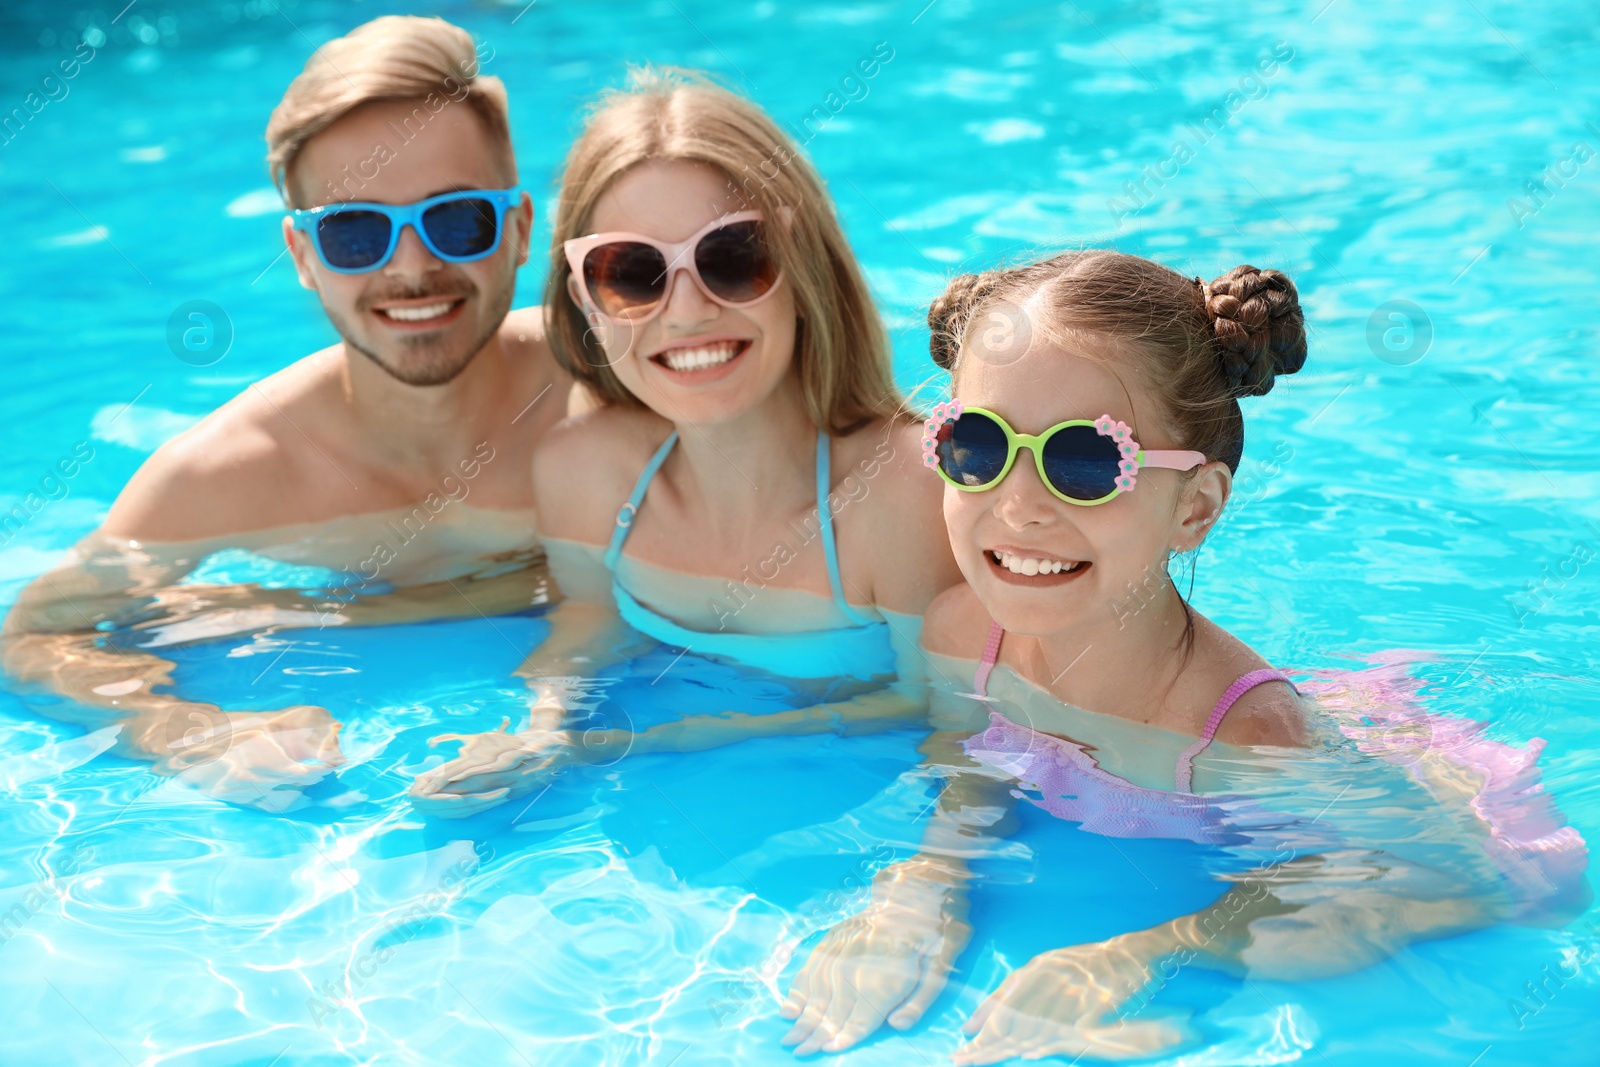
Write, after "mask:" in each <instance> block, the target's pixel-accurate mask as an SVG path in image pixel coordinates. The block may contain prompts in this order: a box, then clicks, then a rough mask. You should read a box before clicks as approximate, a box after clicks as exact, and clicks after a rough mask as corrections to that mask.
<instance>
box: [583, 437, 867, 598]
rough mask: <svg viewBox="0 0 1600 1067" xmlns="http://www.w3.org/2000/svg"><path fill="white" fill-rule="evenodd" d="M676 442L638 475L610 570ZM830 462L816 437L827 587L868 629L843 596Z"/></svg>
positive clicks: (824, 440) (824, 442) (608, 561)
mask: <svg viewBox="0 0 1600 1067" xmlns="http://www.w3.org/2000/svg"><path fill="white" fill-rule="evenodd" d="M677 443H678V434H677V431H673V433H672V434H670V435H669V436H668V437H667V439H666V440H665V441H663V442H661V447H660V448H658V449H656V454H655V455H653V456H651V457H650V462H649V463H646V464H645V465H644V470H642V471H640V472H639V480H638V481H636V482H635V483H634V484H633V493H632V494H630V495H629V497H628V502H627V503H626V504H624V505H622V507H621V508H619V509H618V510H617V528H616V529H615V530H613V531H612V532H611V543H610V544H609V545H607V546H606V552H605V556H604V557H603V559H604V561H605V565H606V569H607V570H609V571H611V572H613V573H615V572H616V569H617V560H618V559H620V558H621V557H622V546H623V543H624V542H626V541H627V540H628V534H629V533H630V532H632V530H633V522H634V520H635V519H636V518H637V517H638V515H639V505H640V504H642V503H643V502H644V494H645V492H646V491H647V490H648V489H649V488H650V482H651V480H652V479H654V478H655V476H656V472H657V471H659V470H660V469H661V465H662V464H663V463H665V462H666V461H667V456H668V454H669V453H671V451H672V447H673V446H674V445H676V444H677ZM831 459H832V452H831V448H830V442H829V440H828V435H827V434H825V433H819V434H817V529H818V530H819V531H820V532H821V534H822V551H823V554H824V555H825V556H826V557H827V560H828V585H829V586H830V587H831V588H832V589H833V602H834V603H835V604H837V605H838V607H839V610H840V611H841V612H843V613H844V616H845V618H847V619H849V620H850V621H851V622H853V623H855V624H856V625H858V626H867V625H871V624H872V623H873V621H874V620H873V619H870V618H868V617H867V616H865V615H863V614H861V612H859V611H857V610H856V609H855V608H853V607H851V606H850V602H849V601H848V600H846V599H845V596H844V581H843V579H841V578H840V576H839V550H838V548H837V547H836V546H835V545H834V541H833V512H832V510H831V509H830V508H829V507H828V495H829V491H830V489H831V488H832V486H833V477H832V471H831V470H830V467H831Z"/></svg>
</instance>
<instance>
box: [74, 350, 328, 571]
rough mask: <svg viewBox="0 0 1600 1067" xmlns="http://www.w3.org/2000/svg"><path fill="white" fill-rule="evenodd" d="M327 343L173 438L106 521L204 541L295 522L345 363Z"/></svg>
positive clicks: (140, 532) (169, 538)
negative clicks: (292, 503)
mask: <svg viewBox="0 0 1600 1067" xmlns="http://www.w3.org/2000/svg"><path fill="white" fill-rule="evenodd" d="M331 351H332V350H324V351H322V352H318V353H316V354H315V355H312V356H308V357H306V358H305V359H302V360H299V361H297V362H295V363H293V364H291V365H290V366H288V367H286V368H284V369H283V370H281V371H279V372H277V373H276V374H273V375H271V376H269V377H267V378H265V379H263V380H262V381H260V382H257V383H254V384H252V385H250V386H247V387H246V388H245V389H244V390H243V391H242V392H240V393H239V394H238V395H237V396H235V397H234V398H233V399H232V400H229V401H228V402H227V403H226V404H223V405H222V406H221V407H220V408H218V409H217V410H215V411H213V412H212V413H211V414H209V415H207V416H206V417H205V418H203V419H201V420H200V422H198V423H197V424H195V425H194V426H192V427H190V428H189V429H188V430H185V431H184V432H183V433H180V434H179V435H178V436H176V437H174V438H172V439H171V440H170V441H167V442H166V443H165V444H163V445H162V446H161V447H160V448H158V449H156V451H155V452H154V453H153V454H152V455H151V456H150V458H149V459H147V460H146V461H145V462H144V465H143V466H141V467H140V468H139V470H138V471H137V472H136V473H135V474H134V476H133V477H132V478H131V479H130V480H129V482H128V484H127V486H126V487H124V489H123V490H122V493H121V494H120V495H119V496H118V497H117V500H116V502H115V503H114V504H112V506H111V512H110V514H108V515H107V516H106V521H105V523H104V525H103V526H102V530H103V531H104V532H105V533H106V534H107V535H108V536H111V537H121V538H129V539H132V540H138V541H153V542H173V541H195V540H201V539H204V538H209V537H218V536H223V535H225V534H231V533H237V532H240V531H243V530H253V529H264V528H267V527H271V526H282V525H287V524H289V523H291V522H293V521H295V519H296V517H297V516H295V515H294V514H293V513H292V512H290V511H286V510H285V508H284V503H285V501H287V500H293V499H294V498H295V492H296V490H297V488H298V487H300V486H302V485H303V484H304V483H303V481H302V472H303V471H304V469H305V466H306V455H307V453H314V450H315V448H316V447H317V446H316V445H315V443H314V441H313V440H312V439H311V438H308V437H307V436H306V432H307V430H302V429H301V428H302V427H305V428H309V432H310V433H312V434H313V435H315V434H316V427H317V426H318V425H319V424H325V423H326V419H324V418H322V415H323V414H324V413H325V412H324V408H325V407H326V406H327V405H328V404H329V403H331V401H332V398H331V397H330V391H333V392H336V391H337V389H338V372H337V364H336V362H335V361H333V360H332V359H330V358H329V355H330V353H331Z"/></svg>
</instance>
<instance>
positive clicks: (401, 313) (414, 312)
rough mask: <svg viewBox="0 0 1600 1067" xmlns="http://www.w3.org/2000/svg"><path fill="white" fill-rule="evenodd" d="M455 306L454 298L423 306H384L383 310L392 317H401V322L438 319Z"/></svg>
mask: <svg viewBox="0 0 1600 1067" xmlns="http://www.w3.org/2000/svg"><path fill="white" fill-rule="evenodd" d="M454 306H455V301H454V300H446V301H445V302H444V303H442V304H424V305H423V306H421V307H404V308H383V309H382V311H383V313H384V314H385V315H387V316H389V317H390V318H391V319H399V320H400V321H401V322H421V321H422V320H423V319H436V318H438V317H439V316H440V315H443V314H444V313H445V312H446V311H449V310H450V309H451V308H452V307H454Z"/></svg>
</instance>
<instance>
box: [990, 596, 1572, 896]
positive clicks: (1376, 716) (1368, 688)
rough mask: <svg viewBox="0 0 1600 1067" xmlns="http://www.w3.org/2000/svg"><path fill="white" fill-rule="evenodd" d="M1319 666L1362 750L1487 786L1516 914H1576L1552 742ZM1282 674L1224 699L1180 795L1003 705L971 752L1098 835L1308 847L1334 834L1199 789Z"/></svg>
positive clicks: (1388, 678) (1324, 692) (1321, 692)
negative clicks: (1199, 776) (1207, 763)
mask: <svg viewBox="0 0 1600 1067" xmlns="http://www.w3.org/2000/svg"><path fill="white" fill-rule="evenodd" d="M1004 636H1005V631H1004V630H1003V629H1001V628H1000V627H999V626H998V625H991V626H990V629H989V640H988V644H987V645H986V646H985V648H984V652H983V659H982V660H981V661H980V662H979V664H978V670H977V673H976V675H975V677H974V679H973V683H974V689H975V690H976V692H977V695H978V696H979V697H987V696H988V686H989V675H990V673H991V672H992V671H993V670H994V665H995V662H996V661H997V660H998V658H999V655H1000V642H1001V639H1002V638H1003V637H1004ZM1311 673H1312V675H1313V680H1312V681H1310V682H1307V683H1305V684H1304V686H1303V687H1300V688H1297V689H1296V691H1297V692H1301V691H1302V689H1303V691H1304V692H1305V693H1308V694H1310V695H1313V696H1315V697H1317V698H1318V700H1319V703H1320V704H1321V706H1322V707H1324V708H1325V709H1327V710H1328V711H1330V712H1331V713H1333V716H1334V718H1335V721H1336V723H1337V725H1338V727H1339V730H1340V732H1341V733H1343V734H1344V735H1345V736H1346V737H1347V738H1349V739H1351V740H1352V741H1354V742H1355V744H1356V747H1357V748H1358V749H1359V750H1360V751H1362V752H1363V753H1366V754H1368V755H1372V756H1375V757H1377V758H1380V759H1383V760H1385V761H1387V762H1391V763H1395V764H1398V765H1401V766H1407V767H1409V766H1411V765H1412V764H1414V763H1416V762H1417V761H1418V760H1419V759H1420V758H1421V757H1422V755H1423V754H1424V753H1429V754H1431V756H1432V757H1436V758H1442V759H1444V760H1447V761H1448V762H1449V763H1450V764H1452V765H1454V766H1455V767H1457V768H1460V769H1462V770H1465V771H1469V772H1471V773H1472V774H1473V775H1474V776H1475V777H1476V778H1477V779H1478V780H1479V781H1481V782H1482V786H1481V787H1480V788H1479V790H1478V792H1477V793H1476V794H1475V795H1474V796H1473V797H1472V800H1471V804H1472V809H1473V811H1474V812H1475V813H1476V815H1477V816H1478V818H1479V819H1480V820H1481V821H1482V822H1483V823H1484V825H1485V827H1486V829H1487V831H1488V846H1487V847H1488V851H1489V854H1490V856H1491V858H1492V859H1493V860H1494V863H1495V865H1496V866H1497V867H1498V868H1499V869H1500V871H1501V873H1502V874H1503V875H1504V876H1505V878H1506V880H1507V882H1508V884H1509V887H1510V889H1511V892H1512V895H1513V898H1514V899H1515V900H1516V901H1517V912H1516V917H1517V918H1522V919H1527V918H1532V917H1536V916H1538V915H1540V914H1541V913H1551V912H1561V911H1566V910H1570V908H1571V907H1572V905H1574V904H1575V903H1581V901H1582V900H1583V898H1584V894H1585V888H1584V872H1585V870H1586V868H1587V866H1588V848H1587V846H1586V845H1585V844H1584V840H1583V837H1582V836H1581V835H1580V834H1579V833H1578V832H1577V831H1576V830H1574V829H1573V828H1572V827H1570V826H1568V825H1567V824H1566V819H1565V818H1564V817H1563V816H1562V814H1561V812H1560V810H1559V809H1557V808H1556V806H1555V804H1554V802H1553V801H1552V799H1551V797H1550V796H1549V794H1548V793H1546V792H1545V790H1544V785H1543V783H1542V782H1541V781H1540V778H1539V772H1538V768H1537V760H1538V756H1539V753H1540V752H1541V751H1542V750H1543V748H1544V742H1543V741H1542V740H1540V739H1538V738H1534V739H1533V740H1532V741H1530V742H1529V743H1528V745H1527V747H1526V748H1522V749H1519V748H1515V747H1513V746H1511V745H1506V744H1503V743H1501V742H1499V741H1493V740H1490V739H1489V738H1486V737H1484V736H1483V732H1482V731H1483V727H1482V724H1481V723H1475V722H1471V721H1469V720H1466V719H1461V718H1456V717H1452V716H1448V715H1437V714H1433V713H1430V712H1426V711H1423V710H1422V709H1421V707H1420V705H1419V704H1418V702H1417V693H1418V690H1420V688H1421V685H1422V683H1421V681H1420V680H1419V679H1416V678H1414V677H1412V676H1411V675H1410V674H1409V673H1408V672H1406V671H1405V670H1404V668H1403V666H1400V665H1396V664H1385V665H1381V666H1379V667H1376V668H1373V669H1369V670H1365V671H1316V672H1311ZM1272 681H1281V682H1289V684H1291V685H1293V683H1292V682H1290V681H1289V678H1288V676H1287V675H1285V674H1283V673H1282V672H1280V671H1275V670H1259V671H1251V672H1250V673H1249V674H1246V675H1244V676H1243V677H1241V678H1240V679H1238V680H1237V681H1235V682H1234V683H1233V684H1232V685H1230V686H1229V687H1228V689H1227V692H1225V693H1223V694H1222V698H1221V699H1220V700H1218V701H1217V704H1216V707H1214V708H1213V709H1212V710H1211V715H1210V717H1209V718H1208V719H1207V720H1206V725H1205V729H1204V730H1202V731H1201V733H1200V737H1199V739H1198V740H1196V741H1195V743H1194V744H1192V745H1190V746H1189V747H1188V748H1187V749H1185V750H1184V752H1183V754H1182V755H1180V756H1179V757H1178V763H1177V767H1176V768H1175V770H1174V773H1173V778H1174V782H1175V785H1176V787H1177V789H1178V791H1177V792H1171V793H1169V792H1166V791H1164V790H1160V789H1148V788H1145V787H1144V786H1139V785H1135V784H1133V783H1132V782H1129V781H1128V780H1126V779H1124V778H1120V777H1118V776H1117V775H1115V774H1112V773H1110V772H1109V771H1106V770H1103V769H1101V767H1100V766H1099V764H1097V763H1096V762H1095V761H1094V758H1093V757H1092V756H1090V755H1089V753H1088V752H1087V751H1085V750H1084V748H1083V746H1082V745H1079V744H1077V743H1076V742H1073V741H1068V740H1066V739H1065V738H1061V737H1057V736H1055V735H1053V734H1046V733H1041V732H1039V731H1037V730H1034V729H1031V728H1029V727H1026V726H1021V725H1019V724H1017V723H1015V722H1013V721H1011V720H1010V719H1008V718H1006V717H1005V716H1004V715H1002V714H1000V713H999V712H998V711H996V710H995V709H994V708H993V707H990V708H989V727H988V729H986V730H984V731H983V732H982V733H979V734H976V735H974V736H972V737H970V738H968V739H967V741H966V742H965V747H966V751H967V754H968V755H969V756H971V757H972V758H973V759H976V760H980V761H982V762H984V763H986V764H988V765H990V766H991V767H994V768H996V769H997V770H1001V771H1004V772H1005V773H1007V774H1009V775H1011V776H1012V777H1014V778H1016V779H1017V780H1018V782H1019V783H1020V784H1021V785H1022V786H1023V787H1024V788H1026V789H1029V790H1032V791H1037V793H1038V796H1037V797H1034V796H1028V797H1027V799H1028V800H1030V801H1031V802H1032V803H1034V804H1036V805H1038V806H1039V807H1041V808H1043V809H1044V810H1046V811H1048V812H1050V813H1051V814H1052V815H1055V816H1057V817H1059V818H1062V819H1067V820H1070V821H1072V822H1076V823H1079V824H1081V825H1082V827H1083V829H1085V830H1088V831H1090V832H1092V833H1097V834H1103V835H1105V836H1107V837H1161V838H1174V839H1179V840H1188V841H1195V842H1198V843H1201V844H1219V845H1234V844H1246V843H1250V842H1255V843H1260V841H1261V837H1262V834H1263V833H1264V834H1265V835H1266V836H1280V837H1285V836H1286V837H1287V839H1289V840H1298V841H1299V843H1300V844H1301V845H1302V846H1303V847H1309V848H1317V847H1326V845H1327V844H1329V843H1330V842H1329V841H1328V840H1327V839H1326V838H1327V833H1326V831H1319V832H1311V831H1312V830H1313V828H1311V827H1308V826H1307V827H1299V828H1298V829H1297V823H1298V822H1299V820H1297V819H1296V818H1295V817H1293V816H1290V815H1285V814H1283V813H1274V812H1271V811H1269V810H1267V809H1266V808H1265V806H1264V805H1262V804H1260V803H1258V802H1256V801H1254V800H1252V798H1249V797H1245V796H1238V795H1211V796H1204V797H1202V796H1196V795H1195V794H1194V793H1192V792H1191V791H1190V781H1191V778H1192V774H1193V763H1194V758H1195V757H1196V756H1197V755H1199V754H1200V753H1201V752H1202V751H1204V750H1205V748H1206V746H1207V745H1209V744H1210V743H1211V740H1212V738H1214V737H1215V736H1216V733H1217V729H1218V728H1219V727H1220V726H1221V725H1222V720H1223V718H1224V717H1225V716H1226V715H1227V713H1228V710H1229V709H1230V708H1232V707H1233V705H1234V703H1235V702H1236V701H1237V700H1238V699H1239V697H1240V696H1242V695H1244V694H1245V693H1246V692H1248V691H1250V690H1251V689H1254V688H1255V687H1256V686H1258V685H1262V684H1264V683H1266V682H1272ZM1424 785H1425V786H1426V781H1425V780H1424ZM1440 799H1441V800H1448V799H1449V798H1443V797H1441V798H1440ZM1273 831H1279V834H1277V835H1274V833H1273ZM1302 831H1304V832H1305V833H1306V836H1303V837H1302V836H1301V832H1302Z"/></svg>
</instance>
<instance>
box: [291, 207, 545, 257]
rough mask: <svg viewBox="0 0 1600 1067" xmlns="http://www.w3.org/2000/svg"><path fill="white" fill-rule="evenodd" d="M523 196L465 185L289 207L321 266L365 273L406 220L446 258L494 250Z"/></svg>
mask: <svg viewBox="0 0 1600 1067" xmlns="http://www.w3.org/2000/svg"><path fill="white" fill-rule="evenodd" d="M521 198H522V189H521V187H520V186H512V187H511V188H510V189H462V190H460V191H458V192H454V193H443V194H441V195H439V196H430V197H428V199H426V200H418V201H417V202H416V203H414V204H371V203H363V202H350V203H343V204H324V205H323V206H322V207H313V208H306V209H303V210H298V209H297V210H294V211H291V212H289V217H290V219H291V220H292V221H293V224H294V228H295V229H297V230H304V231H305V232H306V233H307V234H308V235H309V236H310V237H311V245H312V247H314V248H315V249H316V250H317V257H318V258H319V259H321V260H322V264H323V266H325V267H327V268H328V269H329V270H331V271H337V272H338V273H340V274H362V273H365V272H366V271H370V270H377V269H378V268H379V267H381V266H383V265H384V264H385V263H387V262H389V260H390V258H391V257H392V256H393V255H394V250H395V249H396V248H397V247H398V246H399V244H400V231H401V230H402V229H404V228H405V227H407V226H410V227H411V229H412V230H413V231H414V232H415V233H416V235H417V236H418V237H420V238H422V243H423V244H424V245H425V246H427V249H428V251H429V252H432V253H433V254H434V255H436V256H438V257H439V258H440V259H442V260H445V261H446V262H448V263H471V262H472V261H473V260H475V259H483V258H484V257H485V256H492V255H494V252H495V249H497V248H499V247H500V233H501V230H502V229H503V227H504V224H505V219H506V212H507V211H508V210H510V208H511V206H512V205H513V204H515V203H517V202H518V201H519V200H520V199H521Z"/></svg>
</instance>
